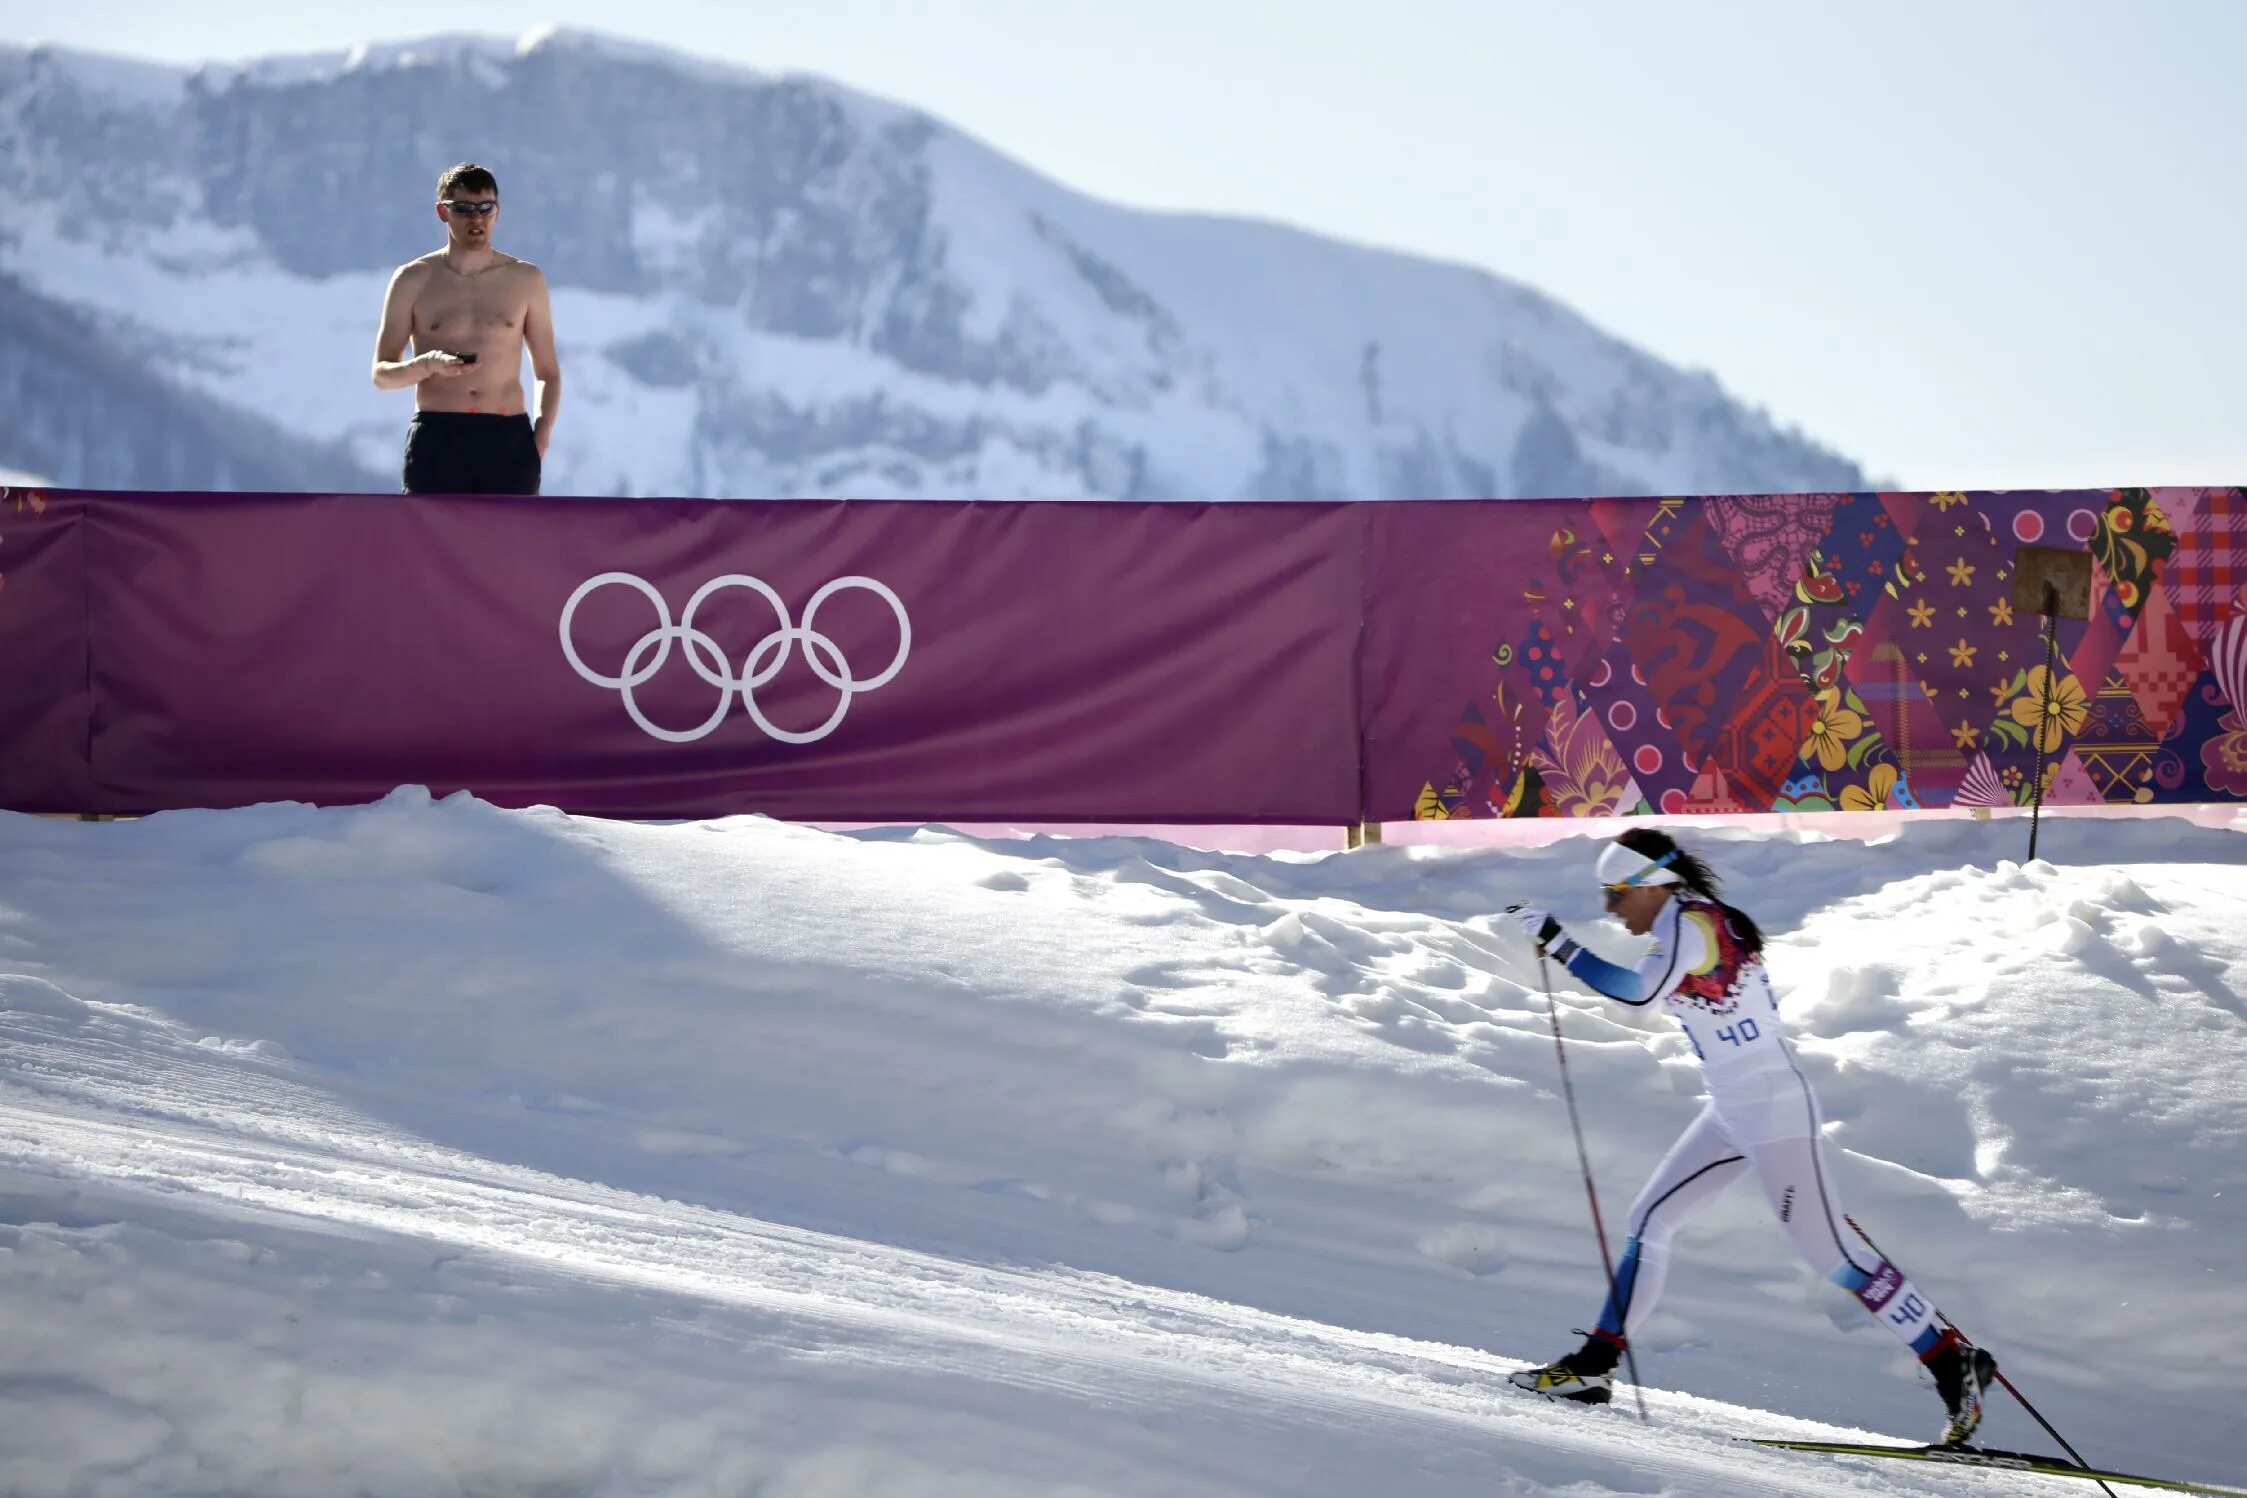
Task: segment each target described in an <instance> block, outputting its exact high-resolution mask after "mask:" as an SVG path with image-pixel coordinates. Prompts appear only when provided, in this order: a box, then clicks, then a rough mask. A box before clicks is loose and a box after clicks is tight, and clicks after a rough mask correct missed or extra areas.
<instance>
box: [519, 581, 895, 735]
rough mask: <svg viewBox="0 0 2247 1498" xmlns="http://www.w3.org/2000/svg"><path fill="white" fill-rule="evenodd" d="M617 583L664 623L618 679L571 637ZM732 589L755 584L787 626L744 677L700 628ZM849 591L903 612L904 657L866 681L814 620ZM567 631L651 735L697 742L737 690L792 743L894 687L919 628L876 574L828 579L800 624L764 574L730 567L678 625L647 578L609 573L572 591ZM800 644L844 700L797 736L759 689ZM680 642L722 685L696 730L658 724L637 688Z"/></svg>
mask: <svg viewBox="0 0 2247 1498" xmlns="http://www.w3.org/2000/svg"><path fill="white" fill-rule="evenodd" d="M612 583H617V584H622V585H623V586H625V587H627V588H633V589H636V590H638V592H639V593H640V594H641V595H642V596H643V597H645V598H646V599H647V601H648V602H650V603H652V604H654V605H655V621H656V622H655V628H653V629H651V630H649V631H648V632H647V633H646V634H644V635H642V636H640V638H639V639H638V640H636V641H634V642H633V645H632V648H631V649H630V650H628V651H626V652H625V655H624V669H623V670H622V671H620V672H619V673H618V674H616V675H615V676H604V675H602V674H601V673H600V672H598V671H595V670H594V669H593V668H591V667H590V666H588V665H586V664H585V662H584V660H583V659H582V658H581V657H580V656H579V655H578V653H577V645H576V643H575V642H574V641H573V640H572V639H571V638H570V622H571V621H572V620H573V619H574V618H575V617H576V616H577V608H578V605H579V604H581V603H583V602H584V601H585V600H586V599H587V598H589V597H591V596H592V595H593V594H594V593H595V592H596V591H598V590H599V589H602V588H605V587H607V586H609V585H610V584H612ZM728 588H747V589H748V590H749V591H751V592H752V593H755V594H757V595H758V596H759V597H761V598H763V599H764V600H765V602H767V603H769V604H771V605H772V611H773V613H774V614H775V615H777V616H778V617H779V620H780V627H779V628H777V629H775V630H773V631H772V633H770V634H768V635H766V636H765V637H764V638H763V639H761V640H759V641H758V642H757V643H756V644H754V645H752V646H750V647H749V653H748V654H747V655H746V656H744V657H743V658H742V662H741V670H740V672H739V673H738V674H736V673H735V672H734V671H733V670H732V667H731V663H730V662H729V661H728V660H727V658H726V653H725V651H724V650H722V649H721V648H719V645H718V642H717V641H716V640H713V639H712V638H710V636H709V635H707V634H705V633H703V632H702V631H701V630H699V629H696V628H695V627H694V614H695V610H697V609H699V608H701V607H702V605H703V603H704V602H705V601H706V600H708V599H709V598H710V596H711V595H712V594H715V593H719V592H722V591H724V590H725V589H728ZM845 588H864V589H866V590H867V591H868V592H870V593H872V594H874V595H875V596H876V597H878V598H880V599H881V600H882V601H883V602H884V603H887V604H888V605H889V607H890V612H892V613H894V614H895V615H897V655H896V656H895V657H894V658H893V659H892V660H891V661H890V663H889V665H888V666H887V667H886V668H884V669H883V670H882V672H881V673H880V674H879V675H876V676H872V677H869V678H867V679H866V680H864V681H860V680H859V679H858V678H857V677H855V676H853V675H851V671H850V663H849V662H847V661H845V660H844V659H843V652H842V649H841V647H839V646H838V645H836V643H835V642H834V641H833V640H832V639H830V638H828V637H827V636H826V635H823V634H821V633H820V632H819V631H818V630H817V629H816V628H814V627H813V624H812V621H813V620H814V619H815V618H817V617H818V614H819V606H820V605H821V604H823V603H825V602H826V601H827V600H828V599H830V598H832V597H834V596H835V594H837V593H839V592H841V591H842V590H843V589H845ZM561 632H562V654H563V655H564V656H565V657H566V658H567V659H568V660H569V663H570V666H571V668H572V669H573V670H575V671H576V672H577V674H578V675H579V676H582V677H583V678H585V680H587V681H589V682H591V683H593V685H595V686H597V687H606V688H608V689H609V690H610V691H612V692H619V693H621V694H623V697H624V710H625V712H627V713H629V714H631V717H632V721H633V722H635V723H637V724H639V725H640V728H641V730H642V731H643V732H645V733H647V734H649V735H651V736H652V737H655V738H659V739H662V740H663V741H664V742H665V743H668V744H691V743H693V742H694V741H695V740H696V739H699V738H702V737H704V736H706V735H708V734H709V733H710V732H711V731H712V730H713V729H715V728H716V727H717V726H718V725H719V723H721V722H723V721H724V720H725V716H726V709H727V708H729V707H731V706H732V705H733V694H734V693H736V692H739V693H740V694H741V705H742V706H743V707H744V708H747V709H748V711H749V717H750V718H751V720H752V721H754V722H755V723H756V725H757V726H758V727H759V728H761V729H763V730H764V731H765V732H766V733H767V734H769V735H770V736H771V737H773V738H776V739H779V740H780V741H781V742H783V743H787V744H810V743H815V742H817V741H818V740H820V739H823V738H825V737H827V735H829V734H831V733H833V732H834V731H835V728H836V725H837V724H839V723H841V722H842V721H843V714H844V713H846V712H848V711H850V700H851V698H852V697H854V696H856V695H857V694H858V693H860V692H871V691H873V690H874V689H875V688H876V687H880V686H886V685H887V684H888V683H889V682H890V681H891V680H893V679H894V678H895V677H896V675H897V673H898V672H900V671H902V670H904V669H905V657H906V655H907V653H908V652H909V651H911V649H912V646H913V625H912V621H911V620H910V619H908V618H907V617H906V615H905V605H904V604H903V603H902V602H900V601H899V599H898V597H897V595H896V594H895V593H893V592H891V591H890V589H889V588H888V586H887V585H885V584H883V583H879V582H876V581H875V580H874V579H873V578H870V577H838V578H836V579H835V580H834V581H833V582H831V583H828V584H826V585H825V586H824V587H822V588H820V590H819V591H818V592H816V593H814V594H812V595H811V602H809V603H807V604H805V605H804V622H803V623H801V624H796V623H793V622H791V620H790V619H789V617H788V605H787V604H785V603H783V602H782V601H781V598H780V595H779V594H778V593H777V592H775V591H774V590H773V588H772V586H771V584H769V583H767V582H765V581H764V580H762V579H761V578H754V577H748V576H745V575H744V574H742V573H739V572H729V573H727V574H726V575H725V576H723V577H714V578H712V579H710V581H708V582H706V583H704V584H703V585H702V586H701V587H699V588H697V589H695V590H694V596H693V597H692V598H689V599H688V600H687V607H686V611H685V612H684V613H682V614H680V615H679V622H678V623H676V624H673V623H672V622H671V609H670V606H669V605H668V604H666V603H665V602H664V601H663V595H662V594H661V593H659V592H657V591H656V590H655V587H654V585H653V584H651V583H649V582H648V581H647V580H646V579H645V578H640V577H635V576H633V575H632V574H631V573H629V572H603V573H601V574H600V575H598V576H596V577H589V578H587V579H586V580H585V581H584V582H581V583H579V584H578V585H577V591H576V592H574V593H572V594H570V601H569V602H568V603H565V604H563V605H562V630H561ZM799 641H801V642H802V644H803V647H804V662H805V664H806V665H808V666H810V667H811V670H812V674H813V675H815V676H817V677H818V678H819V679H820V680H821V681H823V682H825V683H826V684H827V685H829V686H831V687H833V688H835V689H836V690H837V691H839V692H841V693H842V698H841V700H839V701H838V702H836V704H835V710H834V711H833V712H832V713H829V714H828V715H827V721H826V722H824V723H822V724H820V725H819V726H818V727H817V728H814V729H812V730H811V731H810V732H808V733H795V732H792V731H790V730H789V729H785V728H781V727H778V726H777V725H775V724H773V723H772V722H770V721H769V720H768V719H767V718H766V717H765V715H764V713H763V711H762V710H761V709H759V707H758V706H757V689H758V688H759V687H761V686H764V685H765V684H767V683H768V682H770V681H771V680H772V679H773V678H774V677H776V676H778V675H779V674H780V672H781V670H782V668H783V667H785V666H786V665H787V664H788V659H789V656H790V655H791V654H792V653H793V651H794V649H795V646H796V644H797V642H799ZM674 642H676V643H677V644H679V645H681V646H683V647H684V649H683V651H682V652H681V653H682V654H684V655H685V656H686V661H687V665H688V666H689V667H691V668H692V669H693V671H694V674H695V675H697V676H699V677H701V678H702V679H703V680H704V681H706V682H708V683H709V684H710V685H711V686H714V687H716V688H717V689H718V705H717V707H716V708H714V709H712V711H711V713H710V716H709V717H707V718H705V719H704V720H703V721H702V722H701V723H700V724H699V725H697V726H696V727H693V728H687V729H674V728H665V727H663V726H662V725H661V724H658V723H653V722H650V721H649V719H648V716H647V714H645V713H643V712H641V711H640V704H639V701H638V699H637V698H635V697H634V696H633V693H634V691H635V690H637V689H638V688H640V687H644V686H646V685H647V684H648V683H649V682H650V681H652V680H653V679H654V678H655V673H656V672H658V671H661V670H662V669H663V665H664V662H666V661H668V660H669V659H670V658H671V646H672V644H673V643H674Z"/></svg>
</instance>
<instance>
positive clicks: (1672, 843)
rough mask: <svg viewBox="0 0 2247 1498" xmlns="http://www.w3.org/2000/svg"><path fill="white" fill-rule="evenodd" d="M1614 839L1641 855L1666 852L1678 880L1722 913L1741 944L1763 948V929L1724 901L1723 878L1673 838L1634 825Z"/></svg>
mask: <svg viewBox="0 0 2247 1498" xmlns="http://www.w3.org/2000/svg"><path fill="white" fill-rule="evenodd" d="M1615 841H1617V842H1619V843H1621V844H1622V845H1623V846H1624V847H1626V848H1628V849H1630V850H1631V851H1632V852H1633V853H1636V854H1638V855H1639V856H1640V857H1642V858H1661V857H1663V856H1665V855H1669V856H1670V864H1669V867H1670V871H1671V872H1672V873H1674V874H1676V875H1677V877H1678V881H1679V882H1680V883H1681V884H1683V885H1684V886H1685V887H1686V888H1687V889H1689V890H1691V891H1692V892H1693V893H1695V894H1697V895H1699V896H1700V897H1701V898H1702V899H1704V900H1707V901H1709V902H1711V903H1712V904H1714V905H1715V906H1716V908H1717V909H1719V910H1721V911H1723V912H1724V916H1725V919H1726V920H1727V921H1728V922H1730V923H1731V926H1732V934H1733V935H1734V936H1735V937H1737V938H1738V939H1739V942H1740V945H1742V946H1743V947H1746V948H1747V949H1748V950H1749V951H1750V952H1761V951H1762V950H1763V932H1762V931H1761V930H1760V929H1759V928H1758V927H1757V926H1756V923H1755V922H1754V921H1753V920H1751V919H1749V917H1748V913H1747V912H1746V911H1744V910H1741V909H1738V908H1737V907H1735V906H1731V905H1727V904H1725V903H1724V900H1723V898H1722V895H1721V891H1722V890H1723V888H1724V885H1723V883H1722V881H1720V880H1719V879H1718V878H1717V877H1716V875H1715V874H1714V873H1713V872H1711V871H1710V869H1709V866H1708V865H1707V864H1705V863H1703V862H1701V860H1700V859H1698V858H1696V857H1694V856H1693V855H1692V854H1690V853H1688V852H1686V851H1685V850H1684V849H1683V848H1680V847H1679V846H1678V845H1677V840H1676V839H1675V838H1673V837H1671V836H1670V835H1669V834H1668V833H1666V832H1656V831H1655V830H1654V829H1653V828H1651V827H1633V828H1631V829H1630V830H1629V831H1627V832H1624V833H1622V834H1621V835H1620V836H1618V837H1617V838H1616V839H1615Z"/></svg>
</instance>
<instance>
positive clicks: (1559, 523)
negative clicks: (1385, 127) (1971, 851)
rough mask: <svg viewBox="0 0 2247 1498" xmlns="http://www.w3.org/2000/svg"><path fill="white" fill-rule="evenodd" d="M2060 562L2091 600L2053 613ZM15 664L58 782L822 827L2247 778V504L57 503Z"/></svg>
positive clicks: (42, 804) (51, 807) (114, 795)
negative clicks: (2051, 587) (448, 797)
mask: <svg viewBox="0 0 2247 1498" xmlns="http://www.w3.org/2000/svg"><path fill="white" fill-rule="evenodd" d="M2054 566H2059V567H2061V568H2062V569H2063V570H2068V569H2072V575H2073V576H2074V577H2076V578H2077V579H2078V582H2077V584H2076V585H2075V586H2076V588H2077V591H2078V592H2079V593H2080V592H2082V591H2083V590H2082V587H2081V579H2083V578H2088V580H2089V586H2088V592H2087V595H2085V601H2086V602H2087V605H2088V611H2089V617H2088V618H2080V617H2079V618H2066V619H2063V620H2061V622H2060V623H2059V625H2058V628H2057V630H2056V632H2055V633H2054V634H2053V635H2052V636H2051V637H2050V638H2049V639H2048V638H2047V637H2046V635H2045V633H2044V631H2043V619H2042V617H2041V615H2040V612H2039V596H2038V594H2037V587H2038V586H2039V584H2037V582H2036V578H2037V577H2041V576H2042V575H2044V573H2045V571H2046V570H2048V569H2050V568H2052V567H2054ZM2024 567H2027V568H2029V571H2030V574H2032V575H2028V576H2024V575H2023V574H2022V570H2021V569H2023V568H2024ZM0 659H4V660H5V661H6V663H7V668H6V672H5V674H4V676H0V749H4V751H5V753H4V754H0V805H6V806H9V807H13V808H17V809H22V810H48V811H107V812H142V811H150V810H157V809H162V808H167V807H181V806H233V805H240V804H243V803H246V802H251V801H259V800H270V799H280V798H293V799H303V800H311V801H319V802H350V801H363V800H368V799H371V798H373V797H377V796H380V795H383V794H385V793H386V792H388V791H389V790H390V789H392V788H393V787H395V786H397V785H401V784H422V785H427V786H429V787H431V788H432V789H433V790H435V791H438V792H439V793H443V792H447V791H451V790H454V789H468V790H472V791H474V792H475V793H476V794H478V795H480V796H484V797H486V798H488V799H491V800H493V801H496V802H499V803H501V804H506V805H523V804H530V803H535V802H547V803H551V804H554V805H558V806H562V807H564V808H566V809H569V810H573V811H583V812H591V813H597V814H606V815H614V816H631V817H690V816H710V815H718V814H724V813H730V812H744V811H761V812H766V813H769V814H771V815H774V816H780V817H788V818H794V819H799V820H819V821H917V820H928V819H949V820H956V821H991V822H1008V821H1014V822H1102V823H1114V822H1165V823H1188V822H1228V823H1248V822H1267V823H1326V824H1330V825H1331V824H1342V823H1349V822H1355V821H1360V820H1370V821H1400V820H1405V819H1409V818H1414V817H1419V818H1446V819H1451V818H1462V817H1469V818H1479V817H1527V816H1535V817H1576V816H1614V815H1633V814H1647V813H1681V812H1709V813H1720V812H1722V813H1739V812H1765V811H1779V812H1803V811H1853V810H1854V811H1866V810H1876V809H1885V808H1913V807H1942V806H1967V807H1995V806H2018V805H2024V804H2026V803H2027V802H2028V801H2029V800H2030V799H2031V798H2032V797H2033V796H2034V795H2035V794H2036V793H2037V790H2038V787H2039V786H2040V785H2041V787H2042V791H2043V795H2044V798H2045V799H2046V801H2047V802H2049V803H2052V804H2057V805H2067V804H2093V803H2117V804H2134V805H2143V804H2148V803H2157V802H2217V801H2240V800H2247V492H2243V491H2242V490H2240V489H2237V488H2218V489H2154V490H2148V489H2115V490H2067V491H2048V490H2039V491H2021V492H2010V493H1976V494H1966V493H1957V492H1952V493H1938V494H1870V493H1867V494H1797V495H1719V496H1712V497H1704V498H1699V499H1600V500H1554V501H1532V502H1503V503H1501V502H1476V501H1466V502H1392V503H1384V504H1355V505H1344V504H1280V505H1264V504H1253V505H1166V504H972V503H961V504H950V503H926V502H917V503H891V502H869V501H856V502H787V503H769V502H733V503H728V502H713V501H702V500H560V499H547V500H539V499H530V500H522V499H435V498H421V497H396V498H389V497H373V496H349V497H346V496H303V495H133V494H83V493H79V494H73V493H55V494H51V495H50V494H41V493H37V492H32V491H13V492H0ZM2040 775H2041V780H2040V779H2039V777H2040Z"/></svg>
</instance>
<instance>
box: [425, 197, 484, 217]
mask: <svg viewBox="0 0 2247 1498" xmlns="http://www.w3.org/2000/svg"><path fill="white" fill-rule="evenodd" d="M437 201H438V202H439V203H441V204H443V205H444V206H445V207H447V208H450V209H451V210H452V211H453V212H455V213H465V214H467V215H468V216H469V217H470V218H490V217H491V216H492V215H493V214H495V213H497V212H499V199H497V198H483V199H479V200H470V199H466V198H439V199H438V200H437Z"/></svg>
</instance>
